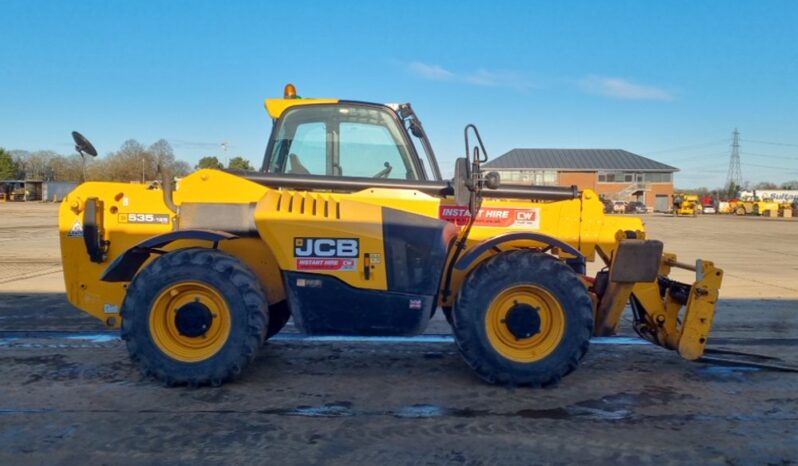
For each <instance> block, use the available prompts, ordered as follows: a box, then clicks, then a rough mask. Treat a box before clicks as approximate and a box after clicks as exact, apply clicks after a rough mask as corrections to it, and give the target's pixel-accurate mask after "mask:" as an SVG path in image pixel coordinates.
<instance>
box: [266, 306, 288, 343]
mask: <svg viewBox="0 0 798 466" xmlns="http://www.w3.org/2000/svg"><path fill="white" fill-rule="evenodd" d="M290 318H291V309H290V308H289V307H288V300H283V301H280V302H279V303H276V304H273V305H271V306H269V328H268V330H266V338H265V339H264V341H266V340H268V339H269V338H271V337H273V336H275V335H277V334H278V333H280V330H282V329H283V327H285V324H287V323H288V319H290Z"/></svg>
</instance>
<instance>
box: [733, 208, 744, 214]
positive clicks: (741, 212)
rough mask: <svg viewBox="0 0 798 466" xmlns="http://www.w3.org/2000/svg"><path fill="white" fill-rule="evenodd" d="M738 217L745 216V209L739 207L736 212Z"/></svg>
mask: <svg viewBox="0 0 798 466" xmlns="http://www.w3.org/2000/svg"><path fill="white" fill-rule="evenodd" d="M734 213H735V214H737V215H745V207H738V208H737V210H735V211H734Z"/></svg>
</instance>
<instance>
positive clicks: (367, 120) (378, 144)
mask: <svg viewBox="0 0 798 466" xmlns="http://www.w3.org/2000/svg"><path fill="white" fill-rule="evenodd" d="M289 86H290V85H289ZM289 86H286V98H285V99H269V100H267V103H266V106H267V108H268V109H269V112H270V113H271V114H272V116H273V117H274V118H275V124H274V127H273V128H272V134H271V137H270V139H269V145H268V147H267V149H266V154H265V156H264V161H263V167H262V169H261V171H262V172H267V173H274V174H291V175H300V176H311V177H316V176H319V177H347V178H353V177H354V178H381V179H390V180H405V181H428V180H429V181H433V180H434V181H440V179H441V177H440V172H439V169H438V165H437V161H436V160H435V156H434V154H433V153H432V149H431V146H430V144H429V141H428V140H427V138H426V134H425V132H424V130H423V127H422V126H421V122H420V121H419V120H418V118H417V117H416V115H415V113H413V110H412V108H411V107H410V105H409V104H402V105H381V104H373V103H366V102H354V101H337V100H334V99H300V98H298V97H296V95H295V91H294V94H293V96H292V95H291V93H289V90H290V89H288V87H289ZM291 87H293V86H291ZM414 139H415V140H414ZM419 149H421V150H420V151H423V152H424V153H425V155H426V161H427V164H426V166H425V164H424V161H423V160H422V158H421V157H419V155H418V154H419V152H420V151H419Z"/></svg>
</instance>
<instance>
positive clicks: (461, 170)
mask: <svg viewBox="0 0 798 466" xmlns="http://www.w3.org/2000/svg"><path fill="white" fill-rule="evenodd" d="M470 178H471V175H470V173H469V167H468V159H467V158H465V157H460V158H458V159H457V160H455V162H454V180H453V182H452V184H453V185H454V186H452V187H453V188H454V200H455V202H456V203H457V205H468V203H469V201H470V200H471V190H470V189H468V184H467V183H468V181H469V180H470Z"/></svg>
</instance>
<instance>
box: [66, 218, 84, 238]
mask: <svg viewBox="0 0 798 466" xmlns="http://www.w3.org/2000/svg"><path fill="white" fill-rule="evenodd" d="M67 236H83V225H81V224H80V220H77V219H76V220H75V223H73V224H72V228H70V229H69V233H67Z"/></svg>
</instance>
